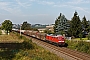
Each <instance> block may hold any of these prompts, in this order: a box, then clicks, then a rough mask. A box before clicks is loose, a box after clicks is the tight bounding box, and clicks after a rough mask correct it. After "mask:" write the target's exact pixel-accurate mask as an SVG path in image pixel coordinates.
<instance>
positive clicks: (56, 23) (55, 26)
mask: <svg viewBox="0 0 90 60" xmlns="http://www.w3.org/2000/svg"><path fill="white" fill-rule="evenodd" d="M61 16H62V13H60V16H58V18H56V20H55V25H54V33H55V34H57V33H58V25H59V21H60V18H61Z"/></svg>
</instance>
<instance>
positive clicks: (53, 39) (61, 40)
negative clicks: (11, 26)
mask: <svg viewBox="0 0 90 60" xmlns="http://www.w3.org/2000/svg"><path fill="white" fill-rule="evenodd" d="M14 31H15V30H14ZM17 31H18V32H19V33H20V32H21V33H22V34H24V35H27V36H31V37H34V38H37V39H40V40H43V41H47V42H50V43H54V44H56V45H57V46H65V37H64V36H62V35H53V34H46V33H40V32H38V31H30V30H21V31H20V30H17Z"/></svg>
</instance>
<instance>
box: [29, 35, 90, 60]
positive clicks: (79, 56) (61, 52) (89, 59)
mask: <svg viewBox="0 0 90 60" xmlns="http://www.w3.org/2000/svg"><path fill="white" fill-rule="evenodd" d="M27 38H30V37H27ZM31 39H32V42H33V43H36V44H37V45H39V46H41V47H43V48H45V49H47V50H49V51H50V52H52V53H54V54H56V55H57V56H59V57H62V58H63V59H64V60H90V55H88V54H85V53H81V52H77V51H75V50H71V49H68V48H66V47H57V46H55V45H52V44H48V43H46V42H44V41H41V40H38V39H35V38H32V37H31Z"/></svg>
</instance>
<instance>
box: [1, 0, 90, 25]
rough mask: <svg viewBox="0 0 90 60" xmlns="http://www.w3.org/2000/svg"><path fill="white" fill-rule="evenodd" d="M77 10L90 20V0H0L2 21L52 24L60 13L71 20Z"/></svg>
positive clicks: (81, 16)
mask: <svg viewBox="0 0 90 60" xmlns="http://www.w3.org/2000/svg"><path fill="white" fill-rule="evenodd" d="M75 11H77V12H78V15H79V16H80V19H81V20H82V18H83V16H84V15H85V16H86V18H87V20H90V0H0V23H2V22H3V21H4V20H6V19H9V20H11V21H12V22H13V23H15V24H21V23H23V22H24V21H27V22H28V23H31V24H36V23H40V24H52V23H54V22H55V19H56V18H57V17H58V16H59V14H60V13H62V14H64V15H65V17H66V18H67V19H69V20H70V19H71V18H72V17H73V14H74V12H75Z"/></svg>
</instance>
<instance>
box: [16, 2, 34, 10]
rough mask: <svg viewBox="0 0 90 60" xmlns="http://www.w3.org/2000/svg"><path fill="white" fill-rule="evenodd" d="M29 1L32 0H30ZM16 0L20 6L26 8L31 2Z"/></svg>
mask: <svg viewBox="0 0 90 60" xmlns="http://www.w3.org/2000/svg"><path fill="white" fill-rule="evenodd" d="M31 1H34V0H31ZM16 2H17V3H18V4H19V5H20V6H22V7H24V8H27V7H29V6H31V4H30V3H28V2H23V3H22V2H20V1H19V0H16Z"/></svg>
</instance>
